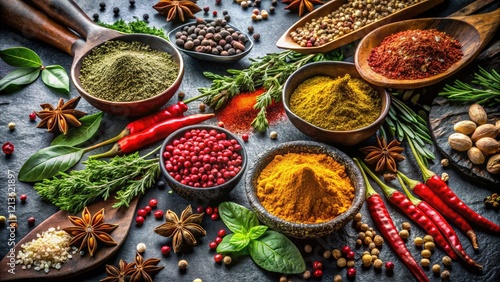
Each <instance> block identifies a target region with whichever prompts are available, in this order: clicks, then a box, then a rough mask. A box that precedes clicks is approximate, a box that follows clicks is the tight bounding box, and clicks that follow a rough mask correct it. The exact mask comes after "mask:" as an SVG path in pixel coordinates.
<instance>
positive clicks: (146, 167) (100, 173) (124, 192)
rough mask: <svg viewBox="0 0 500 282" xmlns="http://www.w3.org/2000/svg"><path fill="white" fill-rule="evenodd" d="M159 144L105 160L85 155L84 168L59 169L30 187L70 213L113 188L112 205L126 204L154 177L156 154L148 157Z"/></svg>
mask: <svg viewBox="0 0 500 282" xmlns="http://www.w3.org/2000/svg"><path fill="white" fill-rule="evenodd" d="M159 148H160V147H158V148H156V149H155V150H153V151H152V152H150V153H148V154H147V155H145V156H143V157H141V156H139V153H137V152H136V153H134V154H130V155H125V156H122V157H114V158H112V159H110V160H109V161H103V160H95V159H89V160H87V161H85V162H83V164H84V165H85V166H86V167H85V169H83V170H73V171H71V172H70V173H69V174H68V173H61V175H60V177H54V178H52V179H45V180H43V181H42V182H39V183H37V184H35V186H34V188H35V190H36V191H37V192H38V194H40V196H41V197H42V198H43V199H44V200H47V201H50V202H51V203H52V204H54V205H56V206H57V207H59V208H60V209H61V210H67V211H70V212H73V213H76V212H79V211H81V210H82V209H83V208H84V207H85V206H87V205H89V204H90V203H92V202H93V201H95V200H97V199H98V198H103V199H104V200H106V199H107V198H108V197H109V196H110V194H112V193H114V192H115V193H116V195H115V199H116V200H117V201H116V202H115V203H114V205H113V208H119V207H128V206H129V204H130V202H131V201H132V199H133V198H134V197H135V196H137V195H139V194H144V193H145V191H146V190H147V189H148V188H150V187H152V186H153V185H154V183H155V182H156V180H157V179H158V177H159V175H160V165H159V161H158V158H151V159H148V157H149V156H150V155H152V154H154V153H155V152H156V151H158V150H159Z"/></svg>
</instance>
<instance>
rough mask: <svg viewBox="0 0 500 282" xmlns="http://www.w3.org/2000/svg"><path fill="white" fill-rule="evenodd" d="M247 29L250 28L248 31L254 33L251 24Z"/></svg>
mask: <svg viewBox="0 0 500 282" xmlns="http://www.w3.org/2000/svg"><path fill="white" fill-rule="evenodd" d="M247 30H248V33H253V30H254V28H253V26H251V25H249V26H248V27H247Z"/></svg>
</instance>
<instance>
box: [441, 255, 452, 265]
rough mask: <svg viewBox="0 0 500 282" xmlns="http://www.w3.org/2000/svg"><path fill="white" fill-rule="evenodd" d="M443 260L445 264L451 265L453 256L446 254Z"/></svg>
mask: <svg viewBox="0 0 500 282" xmlns="http://www.w3.org/2000/svg"><path fill="white" fill-rule="evenodd" d="M442 262H443V264H444V265H445V266H451V258H450V257H449V256H444V257H443V259H442Z"/></svg>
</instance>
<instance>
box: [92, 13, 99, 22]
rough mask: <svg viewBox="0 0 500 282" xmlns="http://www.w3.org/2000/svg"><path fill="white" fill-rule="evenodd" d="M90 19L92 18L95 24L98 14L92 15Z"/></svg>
mask: <svg viewBox="0 0 500 282" xmlns="http://www.w3.org/2000/svg"><path fill="white" fill-rule="evenodd" d="M92 18H94V22H97V21H98V20H99V14H98V13H95V14H93V15H92Z"/></svg>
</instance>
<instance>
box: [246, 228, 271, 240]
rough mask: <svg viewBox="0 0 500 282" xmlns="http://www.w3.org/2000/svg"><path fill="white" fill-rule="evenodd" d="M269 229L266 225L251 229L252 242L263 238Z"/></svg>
mask: <svg viewBox="0 0 500 282" xmlns="http://www.w3.org/2000/svg"><path fill="white" fill-rule="evenodd" d="M267 228H268V227H267V226H265V225H257V226H254V227H252V228H250V231H248V237H249V238H250V239H251V240H256V239H258V238H259V237H260V236H262V234H264V232H266V230H267Z"/></svg>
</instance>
